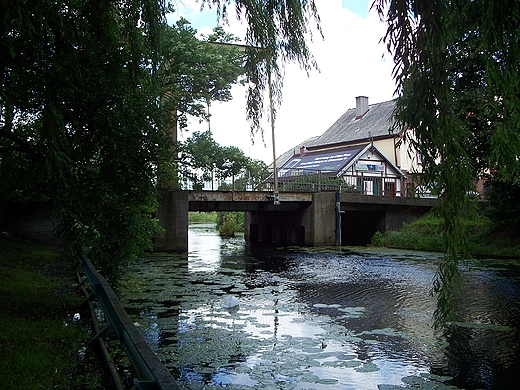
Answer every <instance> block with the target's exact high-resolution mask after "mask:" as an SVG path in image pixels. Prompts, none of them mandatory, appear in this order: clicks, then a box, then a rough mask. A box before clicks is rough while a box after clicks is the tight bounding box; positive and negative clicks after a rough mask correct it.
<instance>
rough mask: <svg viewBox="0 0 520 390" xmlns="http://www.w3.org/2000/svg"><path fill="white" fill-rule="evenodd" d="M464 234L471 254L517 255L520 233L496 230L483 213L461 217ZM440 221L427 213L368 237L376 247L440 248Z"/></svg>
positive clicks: (427, 249)
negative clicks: (414, 219) (397, 227)
mask: <svg viewBox="0 0 520 390" xmlns="http://www.w3.org/2000/svg"><path fill="white" fill-rule="evenodd" d="M464 234H465V238H466V240H467V243H468V250H469V253H470V254H471V255H472V256H473V257H495V258H497V257H501V258H511V259H520V236H519V235H518V233H517V234H514V233H512V232H507V231H499V230H496V229H495V228H494V226H493V224H492V223H491V221H489V220H488V219H486V218H484V217H480V218H476V219H468V220H465V221H464ZM442 235H443V222H442V220H441V219H440V218H436V217H434V216H431V215H427V216H425V217H423V218H421V219H419V220H417V221H415V222H413V223H411V224H405V225H403V227H402V228H401V229H399V230H395V231H386V232H384V233H381V232H377V233H376V234H375V235H374V236H373V237H372V245H373V246H376V247H386V248H400V249H412V250H420V251H429V252H442V245H443V244H442V243H443V238H442Z"/></svg>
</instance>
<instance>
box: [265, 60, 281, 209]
mask: <svg viewBox="0 0 520 390" xmlns="http://www.w3.org/2000/svg"><path fill="white" fill-rule="evenodd" d="M267 77H268V84H269V109H270V115H271V138H272V142H273V175H274V176H273V178H274V194H273V195H274V197H273V199H274V205H275V206H278V205H279V204H280V193H279V192H278V170H277V168H276V145H275V137H274V127H275V126H274V121H275V113H274V102H273V88H272V81H271V63H270V62H268V63H267Z"/></svg>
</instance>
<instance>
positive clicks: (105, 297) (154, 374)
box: [77, 251, 180, 390]
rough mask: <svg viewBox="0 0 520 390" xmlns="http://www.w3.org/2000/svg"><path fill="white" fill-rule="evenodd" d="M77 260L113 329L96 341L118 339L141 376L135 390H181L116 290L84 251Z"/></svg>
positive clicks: (135, 382) (79, 253) (102, 331)
mask: <svg viewBox="0 0 520 390" xmlns="http://www.w3.org/2000/svg"><path fill="white" fill-rule="evenodd" d="M77 256H78V259H79V262H80V265H81V268H82V270H83V272H84V273H85V275H86V277H87V280H88V282H89V284H90V287H91V289H92V293H93V295H94V296H95V297H96V298H97V300H98V301H99V303H100V305H101V307H102V309H103V312H104V313H105V316H106V318H107V319H108V322H109V325H108V326H107V327H105V328H104V329H102V330H101V331H100V332H99V333H98V334H97V335H96V336H95V337H103V336H106V335H108V334H112V333H115V334H116V335H117V338H118V340H119V342H120V343H121V345H122V346H123V348H124V350H125V351H126V354H127V355H128V358H129V359H130V362H131V363H132V365H133V367H134V369H135V371H136V374H137V376H138V378H136V379H135V380H134V388H136V389H140V390H152V389H158V390H178V389H180V388H179V386H178V385H177V383H176V382H175V379H174V378H173V377H172V375H171V374H170V372H169V371H168V369H167V368H166V367H165V366H164V365H163V364H162V362H161V361H160V360H159V358H158V357H157V355H155V353H154V352H153V351H152V349H151V348H150V346H149V345H148V344H147V343H146V341H144V339H143V337H142V335H141V333H139V331H138V330H137V328H136V327H135V325H134V324H133V322H132V320H131V319H130V317H129V316H128V314H127V313H126V311H125V309H124V308H123V306H122V305H121V303H120V302H119V300H118V299H117V297H116V294H115V292H114V290H113V289H112V287H110V285H109V284H108V283H107V281H106V280H105V278H104V277H103V276H102V275H101V274H100V273H99V272H98V271H97V270H96V269H95V268H94V266H93V265H92V263H91V262H90V260H88V258H87V257H86V256H85V254H84V253H83V252H82V251H78V253H77Z"/></svg>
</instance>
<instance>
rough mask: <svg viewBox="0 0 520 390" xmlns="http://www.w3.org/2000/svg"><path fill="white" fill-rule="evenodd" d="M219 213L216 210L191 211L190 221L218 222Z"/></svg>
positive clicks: (189, 214)
mask: <svg viewBox="0 0 520 390" xmlns="http://www.w3.org/2000/svg"><path fill="white" fill-rule="evenodd" d="M217 218H218V213H217V212H215V211H211V212H195V211H191V212H189V213H188V222H189V223H216V222H217Z"/></svg>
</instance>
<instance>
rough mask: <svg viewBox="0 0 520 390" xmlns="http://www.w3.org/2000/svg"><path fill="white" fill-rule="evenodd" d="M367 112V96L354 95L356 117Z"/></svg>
mask: <svg viewBox="0 0 520 390" xmlns="http://www.w3.org/2000/svg"><path fill="white" fill-rule="evenodd" d="M367 112H368V97H367V96H357V97H356V119H359V118H363V115H365V114H366V113H367Z"/></svg>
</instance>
